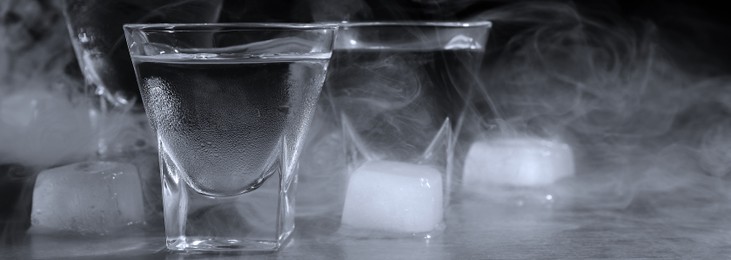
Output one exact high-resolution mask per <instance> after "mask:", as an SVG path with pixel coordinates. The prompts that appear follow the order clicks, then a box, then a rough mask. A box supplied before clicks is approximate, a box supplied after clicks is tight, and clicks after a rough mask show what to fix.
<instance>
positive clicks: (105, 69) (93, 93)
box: [63, 0, 223, 159]
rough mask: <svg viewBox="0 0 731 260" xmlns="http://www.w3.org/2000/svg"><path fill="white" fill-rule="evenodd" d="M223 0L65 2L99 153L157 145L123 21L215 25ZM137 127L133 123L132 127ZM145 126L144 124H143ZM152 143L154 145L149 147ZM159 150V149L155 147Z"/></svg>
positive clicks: (123, 152)
mask: <svg viewBox="0 0 731 260" xmlns="http://www.w3.org/2000/svg"><path fill="white" fill-rule="evenodd" d="M222 2H223V0H173V1H169V0H119V1H105V0H64V1H63V12H64V16H65V18H66V25H67V27H68V31H69V36H70V39H71V43H72V45H73V47H74V50H75V53H76V58H77V60H78V63H79V66H80V68H81V71H82V73H83V76H84V80H85V84H86V86H85V91H86V92H87V95H88V97H89V101H90V103H91V105H92V106H91V111H90V113H89V115H90V116H91V123H92V127H93V129H94V131H95V132H94V142H95V145H96V147H97V153H98V154H99V155H100V157H102V158H103V159H110V158H112V159H117V158H115V157H119V156H120V155H126V154H129V153H132V152H138V151H143V152H147V150H154V149H149V148H152V147H154V145H152V144H154V143H155V142H154V136H151V134H150V132H151V131H149V129H147V128H144V127H139V126H137V124H136V122H130V123H126V124H125V123H124V122H120V121H123V120H124V119H126V118H134V120H138V119H139V120H140V121H143V122H144V120H145V115H144V111H143V109H142V102H140V93H139V89H138V87H137V84H136V82H135V73H134V71H133V69H132V62H131V60H130V56H129V52H128V51H127V48H126V45H125V39H124V32H123V31H122V25H124V24H127V23H211V22H216V21H217V20H218V16H219V12H220V9H221V6H222ZM128 125H132V126H133V127H129V126H128ZM142 126H144V124H142ZM147 144H150V145H147ZM153 152H154V151H153Z"/></svg>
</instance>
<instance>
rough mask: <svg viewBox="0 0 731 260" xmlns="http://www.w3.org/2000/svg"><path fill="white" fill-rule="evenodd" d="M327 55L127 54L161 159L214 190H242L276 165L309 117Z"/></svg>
mask: <svg viewBox="0 0 731 260" xmlns="http://www.w3.org/2000/svg"><path fill="white" fill-rule="evenodd" d="M327 61H328V60H327V59H320V58H317V57H309V58H308V57H296V59H291V58H286V57H280V58H277V59H262V58H249V59H221V58H210V59H192V58H191V57H186V56H179V55H177V56H171V55H161V56H159V57H158V56H155V57H144V58H141V57H133V62H134V64H135V67H136V70H137V75H138V81H139V84H140V90H141V93H142V98H143V102H144V105H145V108H146V110H147V113H148V116H149V118H150V120H151V124H152V126H153V128H154V129H155V130H156V132H157V135H158V138H159V142H160V145H161V147H160V152H161V153H164V156H165V157H164V159H165V163H166V164H167V166H168V167H174V168H175V169H176V170H177V172H178V173H179V174H181V176H182V177H183V178H184V179H185V180H186V181H187V182H188V183H189V184H190V186H191V187H193V188H194V189H195V190H196V191H198V192H201V193H203V194H207V195H212V196H230V195H235V194H240V193H242V192H245V191H246V190H247V189H249V188H251V187H252V185H256V184H257V183H259V182H261V181H263V180H264V179H265V178H266V177H268V175H270V174H273V173H274V172H276V171H277V170H280V169H281V163H282V161H281V155H282V154H283V152H286V153H287V154H293V153H294V152H295V150H296V149H297V147H298V143H299V139H300V138H299V137H300V136H301V134H300V133H301V132H302V131H303V130H304V129H306V126H307V124H308V122H309V119H310V118H311V115H312V110H313V109H314V105H315V103H316V102H317V97H318V95H319V93H320V89H321V87H322V83H323V81H324V78H325V69H326V67H327ZM282 140H287V141H286V142H287V143H286V144H282V143H281V141H282ZM282 147H286V148H285V151H283V150H282ZM288 163H289V162H288Z"/></svg>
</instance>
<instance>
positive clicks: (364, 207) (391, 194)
mask: <svg viewBox="0 0 731 260" xmlns="http://www.w3.org/2000/svg"><path fill="white" fill-rule="evenodd" d="M442 193H443V190H442V173H440V172H439V171H438V170H437V169H435V168H432V167H429V166H426V165H416V164H411V163H403V162H393V161H369V162H366V163H365V164H363V165H362V166H361V167H360V168H358V169H357V170H355V172H353V174H352V175H351V177H350V182H349V184H348V191H347V193H346V196H345V205H344V208H343V217H342V224H343V226H345V227H349V228H356V229H367V230H380V231H390V232H399V233H419V232H427V231H431V230H433V229H435V228H436V227H438V226H439V224H441V222H442V216H443V214H442V210H443V204H442V196H443V194H442Z"/></svg>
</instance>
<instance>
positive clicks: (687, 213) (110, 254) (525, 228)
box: [0, 177, 731, 259]
mask: <svg viewBox="0 0 731 260" xmlns="http://www.w3.org/2000/svg"><path fill="white" fill-rule="evenodd" d="M586 183H588V182H585V183H584V184H586ZM592 183H593V184H592V185H594V186H591V185H589V186H587V185H569V186H567V185H563V187H562V189H563V190H559V189H556V188H554V189H535V190H533V189H521V190H502V191H500V193H495V192H493V193H492V194H487V193H471V194H468V195H465V196H460V197H459V198H456V197H455V198H454V199H453V203H452V204H451V206H449V208H448V210H447V213H446V215H445V224H446V228H445V229H444V230H442V231H440V232H435V233H434V234H433V236H432V237H431V238H430V239H425V238H423V237H403V238H357V237H351V236H348V235H345V234H342V233H340V232H338V227H339V220H338V219H337V217H325V216H324V215H320V216H318V215H317V214H311V213H312V212H313V211H308V212H309V215H308V216H303V215H298V217H297V220H296V225H297V228H296V231H295V233H294V234H293V238H292V239H291V241H290V242H289V243H288V244H287V246H286V247H284V248H282V249H281V250H280V251H279V252H275V253H264V254H255V255H248V256H247V258H250V259H303V258H304V259H536V258H541V259H545V258H561V259H588V258H610V259H611V258H617V259H628V258H643V259H645V258H660V259H677V258H684V259H719V258H727V257H728V256H729V255H731V221H730V220H731V218H729V217H728V216H729V215H730V214H731V207H729V206H728V205H731V203H729V196H728V195H727V194H726V192H725V190H729V189H727V188H729V184H728V181H726V180H723V179H720V178H713V177H708V178H705V179H703V180H702V181H695V182H694V183H691V184H687V183H686V184H683V185H674V186H673V185H662V187H668V188H664V189H659V190H658V189H656V190H652V189H643V190H642V192H638V191H635V192H628V191H629V190H628V189H622V190H620V191H621V192H615V191H616V190H615V191H613V190H612V189H609V188H606V187H608V186H606V185H605V186H599V185H604V184H601V183H602V182H597V181H593V182H592ZM574 184H576V183H574ZM567 187H569V188H567ZM571 187H573V188H571ZM601 187H605V188H601ZM548 194H550V195H551V196H550V197H546V196H547V195H548ZM549 198H550V199H549ZM0 258H8V259H21V258H35V259H59V258H91V259H96V258H107V259H108V258H112V259H114V258H120V259H129V258H135V259H161V258H165V259H186V258H190V259H209V258H231V259H239V258H242V256H241V255H235V254H234V255H221V254H215V255H211V254H181V253H173V252H169V251H167V250H165V249H164V239H163V235H162V232H161V231H160V230H159V229H155V228H151V227H146V228H142V229H141V230H138V231H131V232H129V233H127V234H117V235H114V236H111V235H110V236H105V237H70V236H63V235H48V234H36V233H33V232H28V233H27V234H26V235H25V236H24V237H23V238H18V239H17V241H16V242H15V243H13V244H12V245H8V244H6V245H3V246H2V247H1V248H0Z"/></svg>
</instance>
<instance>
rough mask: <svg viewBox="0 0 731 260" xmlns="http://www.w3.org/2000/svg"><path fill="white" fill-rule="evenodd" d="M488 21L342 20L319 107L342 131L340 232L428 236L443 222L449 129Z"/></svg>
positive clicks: (469, 84) (461, 106)
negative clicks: (343, 169)
mask: <svg viewBox="0 0 731 260" xmlns="http://www.w3.org/2000/svg"><path fill="white" fill-rule="evenodd" d="M490 27H491V23H490V22H487V21H477V22H356V23H341V24H339V29H338V36H337V38H336V41H335V42H336V43H335V50H334V52H333V58H332V62H331V70H330V71H329V72H328V78H327V81H326V83H325V90H324V95H323V101H322V102H321V105H322V107H324V108H322V110H323V111H326V113H330V116H329V117H330V118H334V120H336V121H337V123H336V124H335V125H339V126H340V128H341V130H342V143H343V144H344V150H345V159H344V161H345V167H344V168H345V169H346V170H345V171H346V173H345V174H343V175H342V177H341V178H345V180H343V181H340V183H342V184H343V186H344V188H343V191H342V192H343V194H344V196H342V197H343V198H344V201H343V202H342V205H343V206H342V209H343V210H342V216H341V223H342V225H341V229H340V230H343V231H345V233H348V234H355V235H358V236H360V235H363V236H368V237H373V236H387V237H388V236H403V235H408V236H419V237H430V236H431V235H432V234H434V233H435V232H437V231H439V230H441V229H443V228H444V222H443V216H444V209H445V208H446V207H447V206H448V204H449V200H450V199H449V197H450V190H451V186H452V184H451V183H452V172H453V162H452V161H453V157H454V149H455V147H454V145H455V137H454V135H453V131H454V128H455V127H456V126H458V125H459V124H458V123H459V118H460V117H461V115H462V114H463V113H464V111H465V110H466V108H467V105H468V103H469V100H468V98H469V95H470V91H473V89H475V88H476V85H477V84H479V82H478V79H477V71H478V70H479V67H480V65H481V63H482V59H483V56H484V53H485V44H486V41H487V36H488V33H489V29H490ZM323 104H324V105H323Z"/></svg>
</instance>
